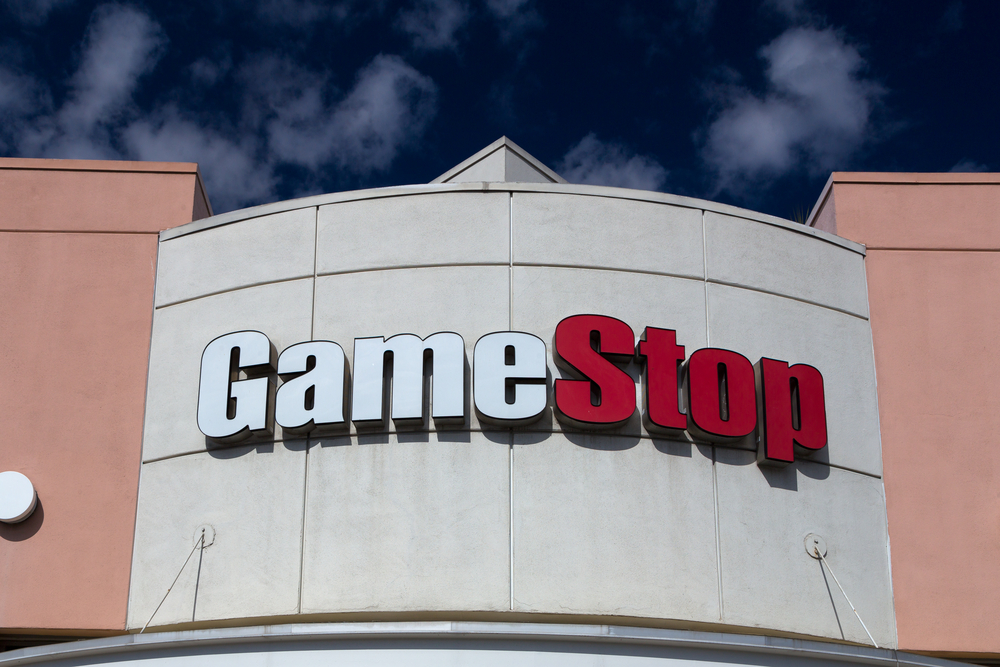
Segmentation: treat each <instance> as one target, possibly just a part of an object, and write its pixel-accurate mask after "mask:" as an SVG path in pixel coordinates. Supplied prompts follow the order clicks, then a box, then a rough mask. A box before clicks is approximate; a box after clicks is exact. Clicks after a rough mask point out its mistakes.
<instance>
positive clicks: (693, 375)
mask: <svg viewBox="0 0 1000 667" xmlns="http://www.w3.org/2000/svg"><path fill="white" fill-rule="evenodd" d="M687 399H688V400H687V404H688V418H687V430H688V432H689V433H690V434H691V435H693V436H694V437H696V438H702V439H704V440H708V441H711V442H730V441H733V440H739V439H741V438H744V437H746V436H748V435H750V433H752V432H753V430H754V427H756V426H757V391H756V386H755V384H754V372H753V366H752V365H751V364H750V360H749V359H747V358H746V357H744V356H743V355H741V354H737V353H736V352H732V351H730V350H720V349H718V348H714V347H706V348H702V349H700V350H697V351H695V352H694V353H693V354H692V355H691V358H690V359H688V362H687Z"/></svg>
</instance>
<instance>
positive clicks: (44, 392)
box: [0, 159, 210, 633]
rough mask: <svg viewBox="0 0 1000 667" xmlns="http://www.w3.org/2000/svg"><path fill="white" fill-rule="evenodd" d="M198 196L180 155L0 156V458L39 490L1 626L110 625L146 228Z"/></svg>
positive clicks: (132, 423)
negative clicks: (159, 159)
mask: <svg viewBox="0 0 1000 667" xmlns="http://www.w3.org/2000/svg"><path fill="white" fill-rule="evenodd" d="M199 198H200V199H201V200H202V201H201V203H199V202H198V199H199ZM198 206H200V207H201V210H202V211H203V212H207V211H208V210H210V209H209V207H208V203H207V200H205V197H204V194H203V190H202V189H201V184H200V178H199V177H198V173H197V166H196V165H193V164H159V163H127V162H111V163H108V162H84V161H68V160H11V159H5V160H0V304H2V316H0V363H2V377H3V379H4V381H3V382H0V415H2V422H0V423H2V424H3V443H2V445H0V470H16V471H19V472H21V473H23V474H25V475H27V476H28V478H29V479H30V480H31V481H32V483H33V484H34V485H35V488H36V490H37V493H38V499H39V506H38V509H36V510H35V513H34V514H33V515H32V516H31V517H30V518H29V519H27V520H26V521H24V522H23V523H20V524H14V525H8V524H0V633H3V632H13V631H17V630H26V631H29V632H39V631H43V632H44V631H49V632H60V631H62V632H67V633H74V632H79V631H92V632H112V631H121V630H123V629H124V627H125V614H126V605H127V601H128V584H129V569H130V562H131V556H132V536H133V532H134V523H135V503H136V492H137V489H138V476H139V460H140V447H141V438H142V420H143V404H144V397H145V388H146V367H147V360H148V354H149V336H150V325H151V321H152V310H153V284H154V277H155V267H156V249H157V232H159V231H160V230H162V229H167V228H169V227H174V226H177V225H180V224H184V223H187V222H190V221H191V219H192V216H193V215H194V212H195V211H196V209H197V207H198ZM67 230H70V231H67Z"/></svg>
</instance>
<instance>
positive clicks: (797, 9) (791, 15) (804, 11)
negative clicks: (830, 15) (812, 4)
mask: <svg viewBox="0 0 1000 667" xmlns="http://www.w3.org/2000/svg"><path fill="white" fill-rule="evenodd" d="M763 6H764V7H765V8H767V9H770V10H771V11H773V12H774V13H776V14H778V15H779V16H781V17H782V18H785V19H787V20H789V21H802V20H803V19H806V18H808V17H809V15H810V12H809V8H808V7H807V6H806V1H805V0H764V3H763Z"/></svg>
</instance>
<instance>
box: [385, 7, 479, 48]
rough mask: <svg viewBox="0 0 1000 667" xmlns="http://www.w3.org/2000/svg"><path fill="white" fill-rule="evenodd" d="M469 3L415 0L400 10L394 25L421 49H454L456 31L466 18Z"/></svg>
mask: <svg viewBox="0 0 1000 667" xmlns="http://www.w3.org/2000/svg"><path fill="white" fill-rule="evenodd" d="M469 14H470V12H469V6H468V5H467V4H466V3H465V2H462V1H461V0H415V2H414V4H413V6H412V7H410V8H409V9H404V10H402V11H400V13H399V15H398V16H397V18H396V27H398V28H399V29H400V30H402V31H403V32H405V33H406V34H407V35H409V36H410V37H411V38H412V39H413V45H414V47H416V48H417V49H420V50H423V51H441V50H454V49H455V48H456V47H457V46H458V39H457V36H456V33H457V32H458V31H459V29H460V28H461V27H462V26H464V25H465V23H466V22H467V21H468V20H469Z"/></svg>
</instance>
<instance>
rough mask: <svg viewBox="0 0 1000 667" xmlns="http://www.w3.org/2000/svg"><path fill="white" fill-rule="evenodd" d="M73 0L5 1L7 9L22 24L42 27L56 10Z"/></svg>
mask: <svg viewBox="0 0 1000 667" xmlns="http://www.w3.org/2000/svg"><path fill="white" fill-rule="evenodd" d="M72 1H73V0H4V4H5V5H7V9H8V10H9V11H10V13H11V14H13V15H14V16H16V17H17V18H18V20H19V21H21V23H24V24H25V25H29V26H40V25H42V24H43V23H45V21H46V20H48V18H49V14H51V13H52V12H53V11H54V10H55V9H58V8H59V7H62V6H64V5H68V4H70V3H71V2H72Z"/></svg>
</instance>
